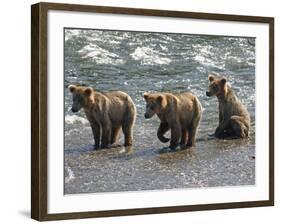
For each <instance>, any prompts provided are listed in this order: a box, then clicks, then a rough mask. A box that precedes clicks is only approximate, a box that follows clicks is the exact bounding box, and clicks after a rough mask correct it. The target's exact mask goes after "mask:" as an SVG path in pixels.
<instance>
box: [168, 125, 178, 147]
mask: <svg viewBox="0 0 281 224" xmlns="http://www.w3.org/2000/svg"><path fill="white" fill-rule="evenodd" d="M180 137H181V128H180V126H179V125H177V124H175V125H173V126H172V127H171V141H170V146H169V147H170V149H171V150H176V148H177V146H178V145H179V140H180Z"/></svg>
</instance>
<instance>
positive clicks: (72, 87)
mask: <svg viewBox="0 0 281 224" xmlns="http://www.w3.org/2000/svg"><path fill="white" fill-rule="evenodd" d="M68 89H69V91H70V92H71V93H73V92H74V91H75V89H76V86H75V85H69V86H68Z"/></svg>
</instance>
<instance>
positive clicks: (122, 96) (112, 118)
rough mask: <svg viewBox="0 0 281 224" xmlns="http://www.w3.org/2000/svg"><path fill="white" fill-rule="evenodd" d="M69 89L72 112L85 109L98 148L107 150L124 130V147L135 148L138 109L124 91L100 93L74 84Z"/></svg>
mask: <svg viewBox="0 0 281 224" xmlns="http://www.w3.org/2000/svg"><path fill="white" fill-rule="evenodd" d="M68 88H69V90H70V92H71V93H72V98H73V104H72V109H71V110H72V112H78V111H79V110H80V109H81V108H83V109H84V111H85V113H86V116H87V118H88V120H89V122H90V125H91V128H92V131H93V135H94V139H95V148H96V149H97V148H100V147H101V148H108V147H110V145H111V144H113V143H114V142H116V140H117V139H118V135H119V132H120V129H121V128H122V131H123V133H124V136H125V144H124V145H125V146H131V145H132V142H133V126H134V123H135V119H136V107H135V104H134V102H133V101H132V99H131V97H130V96H129V95H128V94H126V93H124V92H121V91H113V92H108V93H99V92H97V91H94V90H93V89H92V88H90V87H84V86H75V85H70V86H69V87H68ZM100 138H101V139H100ZM100 140H101V145H100Z"/></svg>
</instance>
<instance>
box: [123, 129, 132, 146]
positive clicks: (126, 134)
mask: <svg viewBox="0 0 281 224" xmlns="http://www.w3.org/2000/svg"><path fill="white" fill-rule="evenodd" d="M122 131H123V133H124V138H125V143H124V146H126V147H127V146H131V145H132V144H133V130H132V126H131V125H128V124H123V125H122Z"/></svg>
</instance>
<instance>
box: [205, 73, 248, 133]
mask: <svg viewBox="0 0 281 224" xmlns="http://www.w3.org/2000/svg"><path fill="white" fill-rule="evenodd" d="M208 78H209V81H210V85H209V91H207V92H206V95H207V96H210V97H211V96H217V98H218V101H219V125H218V127H217V128H216V131H215V137H217V138H226V137H231V138H246V137H248V136H249V131H250V114H249V112H248V111H247V108H246V107H245V106H244V105H243V104H242V103H241V101H240V100H239V99H238V97H237V96H236V95H235V93H234V91H233V90H232V89H231V88H230V85H229V84H228V83H227V81H226V79H225V78H223V77H217V76H214V75H209V77H208Z"/></svg>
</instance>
